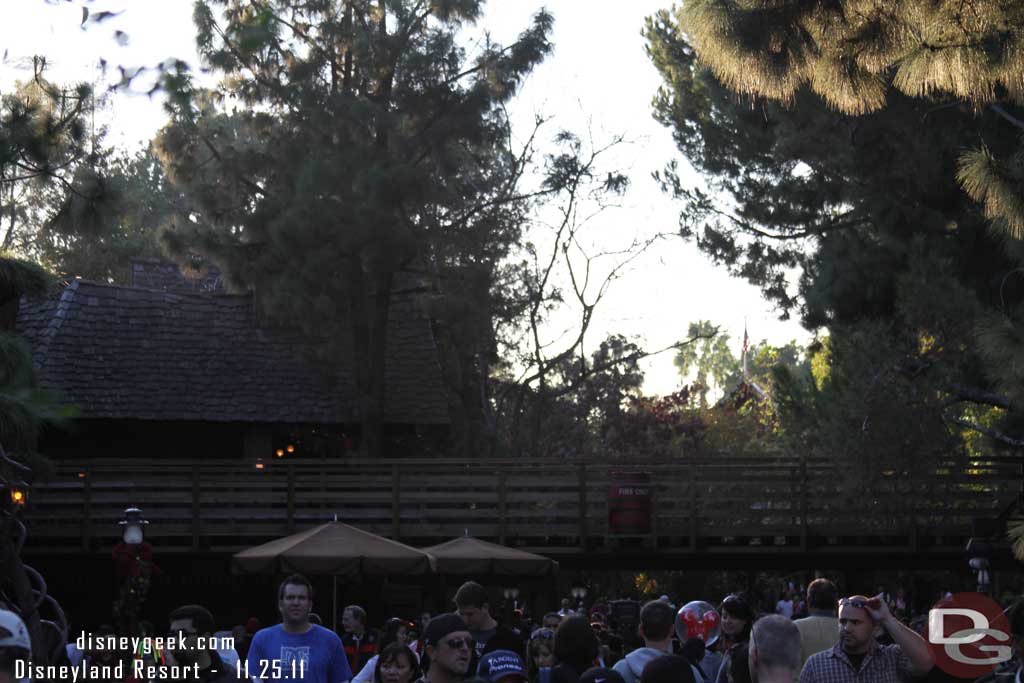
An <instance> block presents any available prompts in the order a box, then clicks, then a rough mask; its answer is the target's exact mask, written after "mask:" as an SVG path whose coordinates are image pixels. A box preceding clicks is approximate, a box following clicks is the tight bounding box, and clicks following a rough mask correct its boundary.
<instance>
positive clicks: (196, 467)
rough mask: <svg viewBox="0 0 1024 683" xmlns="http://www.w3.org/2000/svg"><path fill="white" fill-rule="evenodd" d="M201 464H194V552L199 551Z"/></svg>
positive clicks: (200, 530)
mask: <svg viewBox="0 0 1024 683" xmlns="http://www.w3.org/2000/svg"><path fill="white" fill-rule="evenodd" d="M199 492H200V489H199V463H197V462H196V463H192V550H199V535H200V533H201V532H202V529H201V527H200V518H199Z"/></svg>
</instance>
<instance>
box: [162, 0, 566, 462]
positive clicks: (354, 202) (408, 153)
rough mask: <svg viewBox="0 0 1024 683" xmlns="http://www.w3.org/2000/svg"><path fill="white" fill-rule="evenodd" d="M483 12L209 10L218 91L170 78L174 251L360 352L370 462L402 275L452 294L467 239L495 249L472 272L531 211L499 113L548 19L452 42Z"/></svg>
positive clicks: (272, 3) (209, 60)
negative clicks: (472, 43) (186, 215)
mask: <svg viewBox="0 0 1024 683" xmlns="http://www.w3.org/2000/svg"><path fill="white" fill-rule="evenodd" d="M481 7H482V2H481V1H480V0H445V1H443V2H426V1H424V0H378V1H373V2H371V1H368V0H313V1H312V2H297V1H295V0H256V1H255V2H253V1H249V0H246V1H245V2H243V1H241V0H201V1H200V2H197V4H196V9H195V20H196V26H197V29H198V46H199V51H200V54H201V56H202V58H203V60H204V62H205V63H206V65H208V66H209V67H210V68H211V69H212V70H214V71H215V72H217V73H219V74H221V75H222V76H223V78H222V81H221V84H220V86H219V87H217V88H215V89H213V90H208V91H204V90H199V89H197V88H195V87H194V86H193V85H192V84H191V81H190V79H189V78H188V75H187V73H185V72H184V71H182V70H179V71H178V72H177V73H174V74H171V75H170V77H169V78H168V81H167V83H168V86H169V88H170V89H171V90H172V93H173V96H172V107H173V122H172V124H171V125H169V126H168V127H167V128H166V129H165V130H164V131H163V132H162V133H161V135H160V137H159V140H158V142H157V144H158V147H159V149H160V151H161V154H162V155H163V160H164V163H165V167H166V168H167V170H168V174H169V177H170V178H171V180H172V181H173V182H175V183H177V184H178V185H179V186H180V187H181V188H182V190H183V191H184V193H185V195H186V196H187V197H188V199H189V201H190V203H191V207H190V208H191V209H192V210H193V212H192V214H191V220H189V221H188V222H183V224H181V225H178V226H176V228H177V229H176V230H175V232H174V234H173V240H172V247H177V249H178V250H179V251H182V250H186V249H190V248H198V249H199V251H201V252H202V253H204V254H206V255H208V256H209V257H210V258H212V259H213V260H214V261H216V262H217V263H218V264H219V265H221V266H222V268H223V269H224V271H225V273H226V275H227V276H228V277H229V279H230V280H232V281H233V282H234V283H235V284H236V285H239V286H243V287H252V288H254V290H255V292H256V295H257V297H258V299H259V302H260V305H261V307H262V308H263V310H264V311H266V312H267V313H268V314H270V315H271V316H272V317H276V318H280V319H287V320H290V321H301V323H302V324H303V325H305V326H306V327H307V329H308V330H309V331H310V332H313V333H317V334H320V335H324V336H326V337H328V338H331V339H334V340H336V341H337V342H338V346H337V348H342V347H345V346H351V348H352V349H353V354H354V360H355V369H356V387H357V391H358V394H359V397H360V405H359V409H360V412H361V413H362V415H363V416H364V424H363V430H364V431H363V437H364V438H363V443H364V445H365V448H366V451H367V452H369V453H378V452H380V446H381V444H380V437H381V420H382V417H383V409H384V401H385V396H384V378H385V372H386V368H385V357H386V353H385V352H386V346H387V339H386V321H387V319H388V309H389V305H390V302H391V297H392V294H393V293H394V292H395V287H396V282H397V280H396V275H397V274H398V273H399V272H401V271H410V270H415V271H417V272H419V273H420V274H421V276H422V277H421V278H420V281H419V283H417V284H414V285H413V286H412V289H415V290H418V289H423V290H429V291H435V292H440V293H441V294H442V295H443V293H444V291H443V287H442V285H446V284H447V283H449V282H451V281H452V279H451V278H447V282H446V281H445V280H446V278H445V274H446V273H448V272H449V268H450V267H451V266H452V265H454V264H455V262H456V261H457V259H460V258H463V257H462V256H461V255H453V254H452V253H451V251H450V249H449V247H450V246H451V245H452V244H453V243H454V242H456V241H457V240H459V239H462V238H465V237H468V236H473V237H474V238H475V239H477V240H478V242H479V243H480V244H482V245H486V246H485V248H481V249H480V250H479V251H478V255H477V257H466V260H467V262H466V263H465V265H466V266H467V267H470V268H471V267H474V266H476V267H482V268H485V269H487V268H490V267H491V266H490V265H488V264H493V263H496V261H495V257H497V256H500V254H501V252H502V249H503V247H502V244H507V243H508V242H509V241H510V240H512V239H514V238H515V237H516V235H517V231H518V230H519V229H520V225H519V219H520V217H521V212H522V211H523V210H524V208H525V202H526V201H527V199H528V198H527V197H524V196H523V195H521V194H520V193H519V189H518V179H519V177H520V176H521V174H522V170H523V169H522V167H521V163H520V161H521V160H520V159H519V158H518V157H517V156H516V155H515V154H514V153H513V152H512V151H511V150H510V145H509V141H508V140H509V129H508V121H507V119H506V117H505V115H504V112H503V110H502V104H503V103H505V102H507V101H508V100H509V99H510V98H511V97H512V96H513V94H514V92H515V90H516V87H517V86H518V84H519V83H520V82H521V80H522V78H523V77H524V76H525V75H526V74H528V73H529V72H530V70H531V69H532V68H533V67H534V66H535V65H536V64H538V63H539V62H540V61H541V60H542V59H543V58H544V57H545V55H546V54H547V53H548V52H549V50H550V43H549V42H548V38H547V36H548V33H549V31H550V28H551V23H552V18H551V16H550V15H549V14H547V13H545V12H540V13H539V14H537V15H536V17H535V18H534V21H533V24H532V25H531V26H530V27H529V28H527V29H526V30H525V31H524V32H523V33H522V34H521V35H520V37H519V39H518V40H517V41H516V42H515V43H513V44H512V45H510V46H508V47H502V46H498V45H495V44H493V43H491V42H489V41H486V40H485V41H484V42H483V43H482V44H481V45H480V46H479V48H477V49H476V50H475V53H474V54H473V55H467V54H466V52H465V50H464V49H463V48H461V47H459V44H458V43H457V40H456V37H457V34H458V32H459V30H460V28H461V27H463V26H465V25H467V24H471V23H472V22H474V21H475V20H476V19H477V18H479V16H480V13H481ZM218 8H219V9H220V10H221V16H220V17H218V16H217V15H216V12H215V10H217V9H218ZM564 181H565V178H564V177H559V176H556V175H553V176H552V177H551V178H550V183H551V184H550V185H549V186H548V187H546V188H543V189H542V190H541V191H549V190H550V189H551V188H552V187H553V186H557V185H558V184H559V183H561V182H564ZM488 277H489V276H488ZM470 279H472V278H470ZM348 340H350V341H351V344H346V343H345V342H346V341H348Z"/></svg>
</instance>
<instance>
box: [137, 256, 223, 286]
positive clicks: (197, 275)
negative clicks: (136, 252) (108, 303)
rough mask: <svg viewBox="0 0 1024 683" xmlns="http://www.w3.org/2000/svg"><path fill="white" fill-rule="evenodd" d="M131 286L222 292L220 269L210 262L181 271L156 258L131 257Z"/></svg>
mask: <svg viewBox="0 0 1024 683" xmlns="http://www.w3.org/2000/svg"><path fill="white" fill-rule="evenodd" d="M132 287H138V288H140V289H160V290H163V291H168V292H175V291H177V292H182V291H184V292H224V291H225V288H224V282H223V279H222V277H221V274H220V270H219V269H218V268H217V266H215V265H213V264H212V263H208V264H205V265H203V266H202V267H201V268H200V269H199V270H196V271H192V270H187V271H185V272H182V270H181V268H179V267H178V264H176V263H171V262H170V261H162V260H160V259H156V258H139V259H132Z"/></svg>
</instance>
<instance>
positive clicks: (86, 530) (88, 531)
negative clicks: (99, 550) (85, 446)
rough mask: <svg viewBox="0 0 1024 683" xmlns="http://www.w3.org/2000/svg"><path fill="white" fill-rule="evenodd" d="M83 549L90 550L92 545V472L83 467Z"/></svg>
mask: <svg viewBox="0 0 1024 683" xmlns="http://www.w3.org/2000/svg"><path fill="white" fill-rule="evenodd" d="M82 474H83V475H85V476H84V477H82V551H83V552H89V547H90V546H91V545H92V472H90V471H89V468H88V467H84V468H82Z"/></svg>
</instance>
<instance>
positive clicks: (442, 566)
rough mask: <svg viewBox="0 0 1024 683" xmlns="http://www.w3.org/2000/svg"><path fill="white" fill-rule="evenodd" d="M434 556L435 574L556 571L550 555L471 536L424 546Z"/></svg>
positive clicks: (546, 573) (528, 574)
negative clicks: (545, 555) (536, 553)
mask: <svg viewBox="0 0 1024 683" xmlns="http://www.w3.org/2000/svg"><path fill="white" fill-rule="evenodd" d="M423 552H425V553H427V554H429V555H430V556H431V557H433V558H434V561H435V568H436V570H437V573H438V574H477V575H481V574H495V575H502V576H547V575H549V574H554V573H555V572H557V571H558V563H557V562H555V561H554V560H552V559H551V558H549V557H544V556H543V555H535V554H534V553H528V552H526V551H525V550H518V549H516V548H509V547H506V546H503V545H498V544H497V543H488V542H487V541H481V540H480V539H478V538H473V537H472V536H462V537H460V538H453V539H452V540H450V541H447V542H445V543H441V544H440V545H434V546H430V547H429V548H423Z"/></svg>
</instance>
